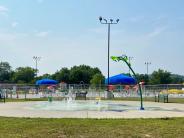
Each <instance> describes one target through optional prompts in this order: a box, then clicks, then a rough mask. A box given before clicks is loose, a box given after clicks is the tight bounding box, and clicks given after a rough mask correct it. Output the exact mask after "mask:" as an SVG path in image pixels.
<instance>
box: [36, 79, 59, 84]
mask: <svg viewBox="0 0 184 138" xmlns="http://www.w3.org/2000/svg"><path fill="white" fill-rule="evenodd" d="M52 84H58V81H56V80H51V79H42V80H37V81H36V85H52Z"/></svg>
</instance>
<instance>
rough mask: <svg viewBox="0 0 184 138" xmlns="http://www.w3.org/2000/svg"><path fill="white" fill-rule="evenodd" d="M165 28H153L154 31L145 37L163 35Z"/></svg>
mask: <svg viewBox="0 0 184 138" xmlns="http://www.w3.org/2000/svg"><path fill="white" fill-rule="evenodd" d="M166 28H167V26H163V27H157V28H155V30H153V31H152V32H150V33H148V34H147V36H148V37H155V36H158V35H160V34H161V33H163V32H164V31H165V30H166Z"/></svg>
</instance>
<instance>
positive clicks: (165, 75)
mask: <svg viewBox="0 0 184 138" xmlns="http://www.w3.org/2000/svg"><path fill="white" fill-rule="evenodd" d="M171 82H172V79H171V73H170V72H168V71H166V70H162V69H159V70H158V71H154V72H153V73H152V74H151V78H150V83H151V84H169V83H171Z"/></svg>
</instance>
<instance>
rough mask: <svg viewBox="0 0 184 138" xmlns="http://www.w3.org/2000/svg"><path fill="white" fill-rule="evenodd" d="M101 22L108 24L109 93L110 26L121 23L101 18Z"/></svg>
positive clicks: (117, 20)
mask: <svg viewBox="0 0 184 138" xmlns="http://www.w3.org/2000/svg"><path fill="white" fill-rule="evenodd" d="M99 21H100V23H101V24H106V25H108V53H107V54H108V56H107V61H108V78H107V79H108V81H107V85H108V87H107V91H109V58H110V25H111V24H118V22H119V19H116V22H114V20H113V19H109V20H107V19H105V18H102V17H101V16H100V17H99Z"/></svg>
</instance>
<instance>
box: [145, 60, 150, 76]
mask: <svg viewBox="0 0 184 138" xmlns="http://www.w3.org/2000/svg"><path fill="white" fill-rule="evenodd" d="M145 65H146V73H147V75H148V73H149V72H148V71H149V65H151V62H145Z"/></svg>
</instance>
